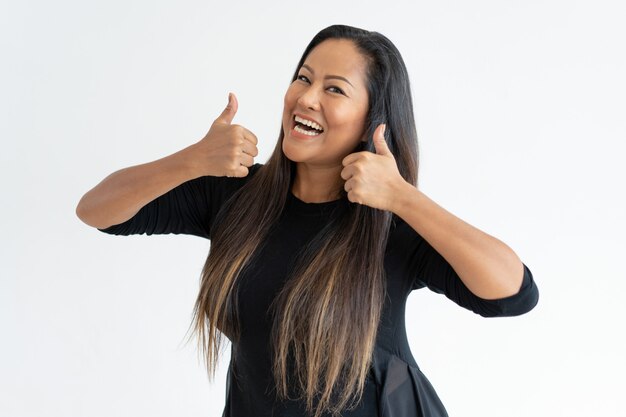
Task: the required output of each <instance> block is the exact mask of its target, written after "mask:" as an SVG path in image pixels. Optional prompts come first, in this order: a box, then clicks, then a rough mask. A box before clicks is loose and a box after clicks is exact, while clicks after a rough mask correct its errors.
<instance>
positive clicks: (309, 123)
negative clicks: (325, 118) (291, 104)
mask: <svg viewBox="0 0 626 417" xmlns="http://www.w3.org/2000/svg"><path fill="white" fill-rule="evenodd" d="M295 120H296V122H298V123H302V124H303V125H307V126H309V127H312V128H313V129H317V130H319V131H322V130H324V129H323V128H322V126H320V125H318V124H317V123H315V122H312V121H310V120H307V119H303V118H302V117H299V116H296V118H295Z"/></svg>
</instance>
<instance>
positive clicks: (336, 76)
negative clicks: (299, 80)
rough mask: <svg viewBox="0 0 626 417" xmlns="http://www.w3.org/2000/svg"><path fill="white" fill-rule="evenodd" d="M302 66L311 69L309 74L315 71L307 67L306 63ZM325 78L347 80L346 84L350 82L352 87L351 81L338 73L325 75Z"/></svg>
mask: <svg viewBox="0 0 626 417" xmlns="http://www.w3.org/2000/svg"><path fill="white" fill-rule="evenodd" d="M302 67H303V68H306V69H308V70H309V71H311V74H315V71H313V68H311V67H309V66H308V65H307V64H302ZM324 79H325V80H329V79H337V80H342V81H345V82H347V83H348V84H350V85H351V86H352V88H354V86H353V85H352V83H351V82H350V81H348V79H347V78H344V77H342V76H340V75H327V76H326V77H324Z"/></svg>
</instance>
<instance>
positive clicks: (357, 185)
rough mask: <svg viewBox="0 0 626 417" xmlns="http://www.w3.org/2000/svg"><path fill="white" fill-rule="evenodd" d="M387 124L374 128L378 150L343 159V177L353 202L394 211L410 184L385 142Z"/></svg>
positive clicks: (352, 154)
mask: <svg viewBox="0 0 626 417" xmlns="http://www.w3.org/2000/svg"><path fill="white" fill-rule="evenodd" d="M385 127H386V126H385V125H384V124H380V125H378V127H377V128H376V130H375V131H374V147H375V148H376V153H372V152H369V151H362V152H355V153H351V154H350V155H348V156H346V157H345V158H344V159H343V161H342V164H343V166H344V168H343V170H342V171H341V178H343V179H344V180H346V182H345V184H344V186H343V188H344V189H345V190H346V191H347V192H348V200H350V201H351V202H353V203H358V204H365V205H367V206H370V207H373V208H377V209H380V210H389V211H393V210H392V208H393V207H394V201H395V199H397V198H398V193H399V192H400V190H401V188H402V187H403V186H404V184H408V183H407V182H406V181H405V180H404V178H402V176H401V175H400V172H399V171H398V165H397V164H396V159H395V158H394V156H393V154H392V153H391V151H390V150H389V147H388V146H387V142H385V138H384V136H383V134H384V132H385Z"/></svg>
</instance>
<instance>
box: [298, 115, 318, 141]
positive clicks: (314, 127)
mask: <svg viewBox="0 0 626 417" xmlns="http://www.w3.org/2000/svg"><path fill="white" fill-rule="evenodd" d="M292 128H293V130H294V131H296V132H298V133H301V134H303V135H306V136H318V135H320V134H322V133H323V132H324V128H323V127H322V126H320V125H318V124H317V123H315V122H311V121H310V120H306V119H303V118H301V117H299V116H294V117H293V126H292Z"/></svg>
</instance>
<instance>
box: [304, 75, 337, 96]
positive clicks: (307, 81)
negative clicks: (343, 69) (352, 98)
mask: <svg viewBox="0 0 626 417" xmlns="http://www.w3.org/2000/svg"><path fill="white" fill-rule="evenodd" d="M296 80H299V81H304V82H305V83H310V82H311V81H310V80H309V79H308V78H307V77H306V75H298V76H297V77H296ZM328 88H329V89H335V90H336V91H334V92H336V93H338V94H343V95H344V96H345V95H346V94H345V93H344V92H343V90H342V89H341V88H339V87H336V86H334V85H333V86H330V87H328Z"/></svg>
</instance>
